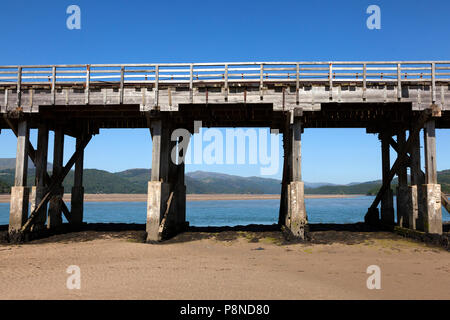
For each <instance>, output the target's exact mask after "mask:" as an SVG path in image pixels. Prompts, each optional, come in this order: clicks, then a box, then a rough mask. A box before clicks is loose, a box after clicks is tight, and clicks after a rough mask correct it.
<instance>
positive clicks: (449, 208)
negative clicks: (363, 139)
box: [389, 137, 450, 213]
mask: <svg viewBox="0 0 450 320" xmlns="http://www.w3.org/2000/svg"><path fill="white" fill-rule="evenodd" d="M389 144H390V145H391V146H392V148H393V149H394V150H395V151H396V152H397V154H400V149H399V146H398V143H397V142H396V141H395V140H394V139H393V138H392V137H391V139H390V141H389ZM406 161H407V163H411V157H410V156H409V155H406ZM419 174H420V179H421V180H422V181H425V172H423V170H420V172H419ZM441 202H442V205H443V206H444V208H445V210H447V212H448V213H450V200H448V198H447V196H446V195H445V193H444V192H441Z"/></svg>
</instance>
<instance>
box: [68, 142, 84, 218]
mask: <svg viewBox="0 0 450 320" xmlns="http://www.w3.org/2000/svg"><path fill="white" fill-rule="evenodd" d="M82 138H83V137H82V136H79V137H77V141H76V147H77V148H81V147H82V143H83V139H82ZM83 163H84V149H83V151H82V153H81V155H80V156H79V158H78V160H77V161H76V162H75V172H74V180H73V187H72V196H71V201H70V204H71V210H70V215H71V221H70V223H71V225H72V226H74V227H79V226H81V224H82V223H83V206H84V187H83Z"/></svg>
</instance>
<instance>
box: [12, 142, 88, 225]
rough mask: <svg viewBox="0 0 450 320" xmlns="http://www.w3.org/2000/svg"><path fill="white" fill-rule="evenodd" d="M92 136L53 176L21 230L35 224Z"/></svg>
mask: <svg viewBox="0 0 450 320" xmlns="http://www.w3.org/2000/svg"><path fill="white" fill-rule="evenodd" d="M91 138H92V135H88V136H86V137H85V138H83V140H82V143H81V145H80V146H79V147H78V148H77V149H76V150H75V153H74V154H73V155H72V157H71V158H70V159H69V161H68V162H67V164H66V165H65V166H64V168H63V170H62V171H61V173H60V174H59V175H57V176H56V177H52V178H53V179H52V180H53V181H52V183H51V184H50V186H49V187H48V189H47V193H46V194H45V196H44V197H43V198H42V200H41V202H39V204H38V205H37V206H36V208H35V209H34V210H33V212H32V213H31V214H30V217H29V218H28V220H27V222H26V223H25V224H24V225H23V227H22V228H21V229H20V232H26V231H28V230H29V229H30V227H31V225H32V224H33V221H34V219H35V218H36V216H37V213H38V211H39V210H40V209H41V208H42V207H43V206H44V205H46V204H47V203H48V201H49V200H50V197H51V195H52V193H53V192H54V191H55V190H56V189H57V188H58V187H59V185H61V183H62V182H63V180H64V178H65V177H66V176H67V174H68V173H69V171H70V169H72V167H73V165H74V164H75V162H76V161H77V160H78V158H79V157H80V156H81V154H82V152H83V150H84V148H85V147H86V146H87V144H88V143H89V141H90V140H91Z"/></svg>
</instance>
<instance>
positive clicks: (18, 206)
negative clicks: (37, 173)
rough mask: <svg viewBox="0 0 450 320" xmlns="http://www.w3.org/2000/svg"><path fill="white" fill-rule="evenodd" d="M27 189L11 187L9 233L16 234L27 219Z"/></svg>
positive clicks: (28, 192) (28, 191) (28, 190)
mask: <svg viewBox="0 0 450 320" xmlns="http://www.w3.org/2000/svg"><path fill="white" fill-rule="evenodd" d="M29 197H30V188H29V187H12V188H11V202H10V214H9V230H8V231H9V233H15V232H18V231H19V230H20V229H21V228H22V226H23V225H24V224H25V222H26V221H27V218H28V201H29Z"/></svg>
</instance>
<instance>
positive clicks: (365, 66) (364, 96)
mask: <svg viewBox="0 0 450 320" xmlns="http://www.w3.org/2000/svg"><path fill="white" fill-rule="evenodd" d="M362 98H363V100H364V101H365V100H366V99H367V64H365V63H364V64H363V97H362Z"/></svg>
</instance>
